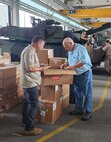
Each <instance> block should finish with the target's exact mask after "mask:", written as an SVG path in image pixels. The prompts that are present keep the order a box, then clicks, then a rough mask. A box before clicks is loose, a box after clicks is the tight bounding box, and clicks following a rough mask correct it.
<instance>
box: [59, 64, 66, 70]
mask: <svg viewBox="0 0 111 142" xmlns="http://www.w3.org/2000/svg"><path fill="white" fill-rule="evenodd" d="M67 64H68V63H64V64H62V65H61V66H60V69H65V68H66V67H67Z"/></svg>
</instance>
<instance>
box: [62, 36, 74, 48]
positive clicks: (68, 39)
mask: <svg viewBox="0 0 111 142" xmlns="http://www.w3.org/2000/svg"><path fill="white" fill-rule="evenodd" d="M66 43H71V44H72V45H73V44H74V41H73V40H72V39H71V38H70V37H67V38H65V39H64V40H63V42H62V45H63V46H64V45H65V44H66Z"/></svg>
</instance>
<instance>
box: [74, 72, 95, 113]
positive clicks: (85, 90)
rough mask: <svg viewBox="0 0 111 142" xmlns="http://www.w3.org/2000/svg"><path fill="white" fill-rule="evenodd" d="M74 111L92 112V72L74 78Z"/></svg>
mask: <svg viewBox="0 0 111 142" xmlns="http://www.w3.org/2000/svg"><path fill="white" fill-rule="evenodd" d="M74 95H75V110H76V111H77V112H81V111H84V112H92V70H88V71H86V72H85V73H83V74H81V75H78V76H74Z"/></svg>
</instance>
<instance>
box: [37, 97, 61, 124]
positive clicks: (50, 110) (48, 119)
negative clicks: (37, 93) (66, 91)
mask: <svg viewBox="0 0 111 142" xmlns="http://www.w3.org/2000/svg"><path fill="white" fill-rule="evenodd" d="M61 114H62V106H61V101H60V100H59V101H58V102H56V101H47V100H41V99H40V100H39V108H38V112H37V115H36V118H37V120H38V121H40V122H44V123H49V124H53V123H54V122H55V121H56V120H57V119H58V118H59V117H60V115H61Z"/></svg>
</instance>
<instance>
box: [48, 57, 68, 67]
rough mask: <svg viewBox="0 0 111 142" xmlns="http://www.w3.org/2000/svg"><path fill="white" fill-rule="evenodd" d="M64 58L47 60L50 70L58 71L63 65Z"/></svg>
mask: <svg viewBox="0 0 111 142" xmlns="http://www.w3.org/2000/svg"><path fill="white" fill-rule="evenodd" d="M65 60H66V59H65V58H59V57H54V58H50V59H49V66H51V68H52V69H60V66H61V65H62V64H64V63H65Z"/></svg>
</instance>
